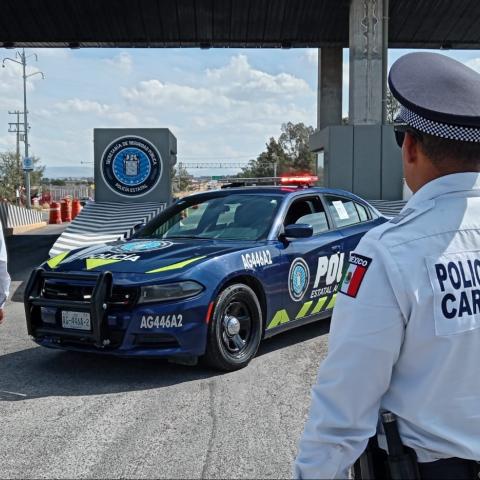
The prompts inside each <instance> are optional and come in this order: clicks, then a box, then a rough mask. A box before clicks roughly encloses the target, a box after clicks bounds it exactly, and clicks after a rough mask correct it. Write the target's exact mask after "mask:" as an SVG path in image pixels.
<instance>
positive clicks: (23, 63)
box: [2, 48, 45, 208]
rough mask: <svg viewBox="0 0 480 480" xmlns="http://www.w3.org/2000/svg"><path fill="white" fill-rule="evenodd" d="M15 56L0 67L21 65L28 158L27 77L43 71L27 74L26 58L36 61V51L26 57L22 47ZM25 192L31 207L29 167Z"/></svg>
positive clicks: (6, 59)
mask: <svg viewBox="0 0 480 480" xmlns="http://www.w3.org/2000/svg"><path fill="white" fill-rule="evenodd" d="M15 56H16V57H18V58H20V61H19V60H15V59H14V58H10V57H7V58H4V59H3V61H2V67H4V68H5V62H7V61H10V62H15V63H18V64H19V65H21V66H22V78H23V130H24V142H25V157H24V158H28V111H27V78H28V77H33V76H34V75H41V76H42V78H43V79H44V78H45V75H44V74H43V72H33V73H30V74H28V75H27V58H30V57H35V60H36V61H37V62H38V56H37V54H36V53H33V54H32V55H29V56H28V57H27V56H26V55H25V49H24V48H23V49H22V52H21V53H20V52H16V54H15ZM25 194H26V197H27V198H26V201H27V208H31V207H32V201H31V198H30V169H25Z"/></svg>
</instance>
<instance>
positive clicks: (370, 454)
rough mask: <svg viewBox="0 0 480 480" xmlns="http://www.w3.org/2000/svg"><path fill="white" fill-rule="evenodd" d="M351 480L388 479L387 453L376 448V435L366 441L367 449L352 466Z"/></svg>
mask: <svg viewBox="0 0 480 480" xmlns="http://www.w3.org/2000/svg"><path fill="white" fill-rule="evenodd" d="M353 478H354V479H356V480H357V479H361V480H383V479H388V478H390V472H389V470H388V463H387V452H385V450H382V449H381V448H380V447H379V446H378V441H377V435H374V436H373V437H371V438H370V439H369V440H368V444H367V448H366V449H365V451H364V452H363V453H362V454H361V455H360V457H359V458H358V460H357V461H356V462H355V463H354V465H353Z"/></svg>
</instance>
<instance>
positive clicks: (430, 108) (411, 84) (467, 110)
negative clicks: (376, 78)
mask: <svg viewBox="0 0 480 480" xmlns="http://www.w3.org/2000/svg"><path fill="white" fill-rule="evenodd" d="M388 84H389V86H390V90H391V92H392V94H393V96H394V97H395V98H396V99H397V100H398V101H399V102H400V104H401V108H400V112H399V115H398V117H397V120H398V121H400V122H405V123H407V124H408V125H410V126H412V127H413V128H416V129H417V130H420V131H422V132H425V133H429V134H431V135H436V136H438V137H443V138H450V139H453V140H461V141H468V142H480V74H478V73H477V72H475V71H474V70H472V69H471V68H468V67H467V66H465V65H464V64H463V63H460V62H458V61H456V60H453V59H452V58H450V57H447V56H445V55H441V54H439V53H427V52H416V53H409V54H407V55H404V56H403V57H401V58H399V59H398V60H397V61H396V62H395V63H394V64H393V65H392V67H391V69H390V74H389V76H388Z"/></svg>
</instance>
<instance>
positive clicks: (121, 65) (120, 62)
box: [105, 52, 133, 73]
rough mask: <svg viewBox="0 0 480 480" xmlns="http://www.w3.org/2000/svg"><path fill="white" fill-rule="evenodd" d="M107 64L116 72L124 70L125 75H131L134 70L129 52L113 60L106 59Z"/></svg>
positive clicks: (120, 54)
mask: <svg viewBox="0 0 480 480" xmlns="http://www.w3.org/2000/svg"><path fill="white" fill-rule="evenodd" d="M105 63H106V64H107V65H109V66H110V67H113V68H115V69H116V70H122V71H123V72H125V73H130V72H131V71H132V68H133V59H132V57H131V55H130V54H129V53H127V52H121V53H119V54H118V55H116V56H115V57H113V58H107V59H105Z"/></svg>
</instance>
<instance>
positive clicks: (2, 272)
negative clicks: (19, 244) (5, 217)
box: [0, 224, 10, 325]
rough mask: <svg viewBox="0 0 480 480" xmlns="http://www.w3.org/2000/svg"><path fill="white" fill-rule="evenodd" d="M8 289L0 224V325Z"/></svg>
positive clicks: (3, 240) (8, 283)
mask: <svg viewBox="0 0 480 480" xmlns="http://www.w3.org/2000/svg"><path fill="white" fill-rule="evenodd" d="M9 289H10V275H9V274H8V272H7V248H6V246H5V239H4V236H3V229H2V228H1V224H0V325H1V324H2V323H3V320H4V318H5V303H6V302H7V298H8V291H9Z"/></svg>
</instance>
